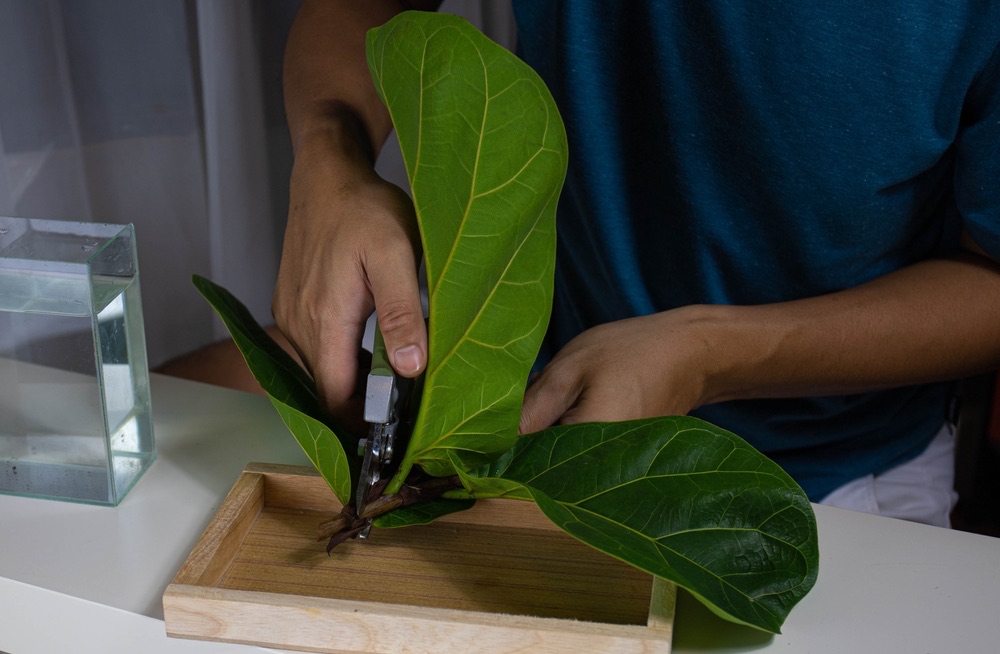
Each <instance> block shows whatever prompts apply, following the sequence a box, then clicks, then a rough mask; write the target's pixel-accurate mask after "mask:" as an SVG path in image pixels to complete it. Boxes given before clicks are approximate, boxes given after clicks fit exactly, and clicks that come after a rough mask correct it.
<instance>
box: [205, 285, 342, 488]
mask: <svg viewBox="0 0 1000 654" xmlns="http://www.w3.org/2000/svg"><path fill="white" fill-rule="evenodd" d="M193 282H194V285H195V287H196V288H197V289H198V291H199V292H200V293H201V294H202V295H203V296H204V297H205V299H206V300H208V302H209V304H211V305H212V308H213V309H215V312H216V313H217V314H218V315H219V317H220V318H222V321H223V322H224V323H225V325H226V328H227V329H228V330H229V334H230V335H231V336H232V338H233V341H234V342H235V343H236V346H237V347H238V348H239V350H240V353H241V354H242V355H243V358H244V359H245V360H246V362H247V366H248V367H249V368H250V372H251V373H252V374H253V376H254V378H255V379H256V380H257V381H258V382H259V383H260V385H261V387H262V388H263V389H264V392H266V393H267V394H268V396H269V397H270V399H271V403H272V404H273V405H274V407H275V409H277V411H278V415H280V416H281V419H282V421H284V423H285V425H286V426H287V427H288V430H289V431H290V432H291V433H292V436H294V437H295V440H296V441H297V442H298V444H299V445H300V446H301V447H302V449H303V451H304V452H305V453H306V456H308V457H309V460H310V461H311V462H312V464H313V465H314V466H315V467H316V469H317V470H318V471H319V473H320V475H321V476H322V477H323V479H324V480H326V482H327V484H329V485H330V488H331V489H332V490H333V492H334V494H335V495H336V496H337V499H339V500H340V501H341V503H343V504H346V503H347V502H348V501H349V499H350V496H351V480H352V479H354V478H355V477H356V476H357V471H358V469H359V467H360V464H359V462H358V461H357V459H356V458H352V457H348V456H347V454H346V451H350V450H349V448H350V447H351V443H352V441H353V440H354V439H353V438H352V437H351V436H350V435H349V432H348V431H347V430H346V429H343V428H339V427H337V426H336V425H334V428H333V429H331V428H330V427H328V426H327V424H325V423H328V422H330V421H331V419H330V417H329V416H326V415H325V414H323V412H322V411H321V410H320V407H319V401H318V400H317V398H316V389H315V386H314V384H313V381H312V379H311V378H310V377H309V375H308V374H307V373H306V372H305V370H303V369H302V367H301V366H299V364H298V363H296V362H295V360H294V359H292V358H291V357H290V356H289V355H288V353H287V352H285V351H284V350H283V349H281V346H279V345H278V344H277V343H275V342H274V340H273V339H272V338H271V337H270V336H268V335H267V332H265V331H264V329H263V328H262V327H261V326H260V325H259V324H258V323H257V321H256V320H255V319H254V317H253V316H252V315H251V314H250V311H249V310H248V309H247V308H246V306H244V305H243V304H242V303H241V302H240V301H239V300H237V299H236V298H235V297H234V296H233V295H232V294H231V293H229V291H227V290H226V289H224V288H222V287H221V286H219V285H217V284H215V283H213V282H211V281H209V280H207V279H205V278H204V277H200V276H198V275H195V276H194V278H193ZM334 429H336V430H337V432H336V433H335V432H334ZM338 434H342V436H338ZM345 448H348V449H345ZM354 448H355V449H356V448H357V443H356V442H354Z"/></svg>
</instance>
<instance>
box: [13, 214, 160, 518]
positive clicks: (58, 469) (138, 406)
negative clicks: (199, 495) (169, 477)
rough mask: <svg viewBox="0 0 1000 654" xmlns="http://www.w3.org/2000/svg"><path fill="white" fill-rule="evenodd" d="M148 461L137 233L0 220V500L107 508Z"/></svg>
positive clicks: (130, 228) (148, 425) (149, 437)
mask: <svg viewBox="0 0 1000 654" xmlns="http://www.w3.org/2000/svg"><path fill="white" fill-rule="evenodd" d="M153 458H154V451H153V428H152V417H151V411H150V397H149V366H148V364H147V360H146V342H145V335H144V332H143V324H142V305H141V302H140V294H139V270H138V265H137V259H136V246H135V231H134V228H133V226H132V225H109V224H100V223H83V222H69V221H57V220H36V219H26V218H3V217H0V493H8V494H15V495H25V496H32V497H41V498H49V499H61V500H70V501H78V502H87V503H93V504H105V505H112V506H115V505H117V504H118V503H119V502H121V500H122V499H123V498H124V497H125V494H126V493H127V492H128V491H129V489H130V488H132V486H133V485H134V484H135V483H136V481H137V480H138V479H139V477H140V476H141V475H142V474H143V472H145V471H146V469H147V468H148V467H149V465H150V464H151V463H152V461H153Z"/></svg>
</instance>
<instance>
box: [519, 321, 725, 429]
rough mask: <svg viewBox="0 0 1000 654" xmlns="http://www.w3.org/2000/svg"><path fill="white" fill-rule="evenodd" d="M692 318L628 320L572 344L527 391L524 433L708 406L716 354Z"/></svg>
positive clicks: (599, 328)
mask: <svg viewBox="0 0 1000 654" xmlns="http://www.w3.org/2000/svg"><path fill="white" fill-rule="evenodd" d="M689 313H690V312H688V311H686V310H685V309H684V308H681V309H675V310H672V311H665V312H662V313H657V314H653V315H649V316H641V317H638V318H629V319H626V320H620V321H617V322H612V323H607V324H604V325H598V326H597V327H593V328H592V329H589V330H587V331H585V332H583V333H582V334H580V335H579V336H577V337H576V338H574V339H573V340H572V341H570V342H569V343H568V344H566V346H565V347H564V348H563V349H562V350H561V351H560V352H559V353H558V354H557V355H556V356H555V357H554V358H553V359H552V361H551V362H550V363H549V364H548V365H547V366H546V367H545V369H544V370H543V371H542V372H541V373H540V374H539V375H538V376H537V378H536V379H535V380H534V381H533V382H532V383H531V385H530V386H529V387H528V389H527V391H526V392H525V396H524V406H523V408H522V412H521V422H520V426H519V429H520V432H521V433H522V434H528V433H532V432H536V431H540V430H542V429H545V428H546V427H549V426H551V425H553V424H557V423H579V422H594V421H599V422H610V421H619V420H629V419H634V418H646V417H652V416H662V415H684V414H687V413H688V412H689V411H691V410H693V409H695V408H697V407H698V406H700V405H701V404H703V403H704V400H703V395H704V392H705V387H706V380H707V377H706V372H707V370H708V368H707V364H708V357H709V355H710V354H711V348H710V347H709V346H708V343H707V342H706V341H705V339H704V338H703V337H702V336H701V335H700V334H699V330H698V329H697V328H696V321H694V320H691V319H690V316H689Z"/></svg>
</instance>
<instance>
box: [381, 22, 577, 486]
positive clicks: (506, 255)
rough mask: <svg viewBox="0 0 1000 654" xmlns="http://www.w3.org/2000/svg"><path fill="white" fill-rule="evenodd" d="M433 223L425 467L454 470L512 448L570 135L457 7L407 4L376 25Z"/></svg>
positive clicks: (423, 225) (387, 84)
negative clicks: (420, 8) (442, 9)
mask: <svg viewBox="0 0 1000 654" xmlns="http://www.w3.org/2000/svg"><path fill="white" fill-rule="evenodd" d="M368 62H369V68H370V70H371V74H372V78H373V80H374V82H375V86H376V88H377V89H378V92H379V93H380V95H381V96H382V98H383V100H384V101H385V104H386V106H387V107H388V108H389V112H390V114H391V116H392V121H393V124H394V125H395V128H396V132H397V134H398V137H399V142H400V146H401V149H402V153H403V159H404V161H405V163H406V170H407V174H408V176H409V180H410V187H411V190H412V196H413V203H414V207H415V209H416V213H417V218H418V221H419V224H420V231H421V239H422V242H423V248H424V260H425V262H426V267H427V278H428V292H429V300H430V301H429V306H430V316H429V328H428V329H429V344H428V349H429V351H428V365H427V370H426V373H425V374H426V377H425V383H424V391H423V398H422V401H421V403H420V409H419V412H418V414H417V422H416V424H415V426H414V432H413V435H412V437H411V441H410V444H409V447H408V448H407V452H406V455H405V458H404V460H403V462H402V465H401V469H400V471H399V473H398V474H397V475H396V478H395V479H394V481H393V483H392V484H391V485H390V487H389V490H390V491H391V490H393V489H394V488H398V486H399V484H400V483H402V480H403V477H405V475H406V474H407V472H408V471H409V469H410V468H411V466H413V465H415V464H416V465H420V466H421V467H422V468H424V470H426V471H427V472H428V473H430V474H432V475H435V476H445V475H449V474H452V473H453V472H454V471H455V470H454V464H453V463H452V461H453V460H454V459H453V457H457V458H458V460H460V461H461V462H462V465H463V466H464V467H468V468H471V467H477V466H480V465H483V464H485V463H488V462H489V461H491V460H493V459H495V458H496V457H498V456H499V455H500V454H502V453H503V452H504V451H506V450H508V449H510V447H511V446H512V445H513V443H514V440H515V438H516V436H517V422H518V415H519V413H520V409H521V402H522V399H523V396H524V388H525V384H526V382H527V377H528V373H529V372H530V369H531V366H532V364H533V362H534V360H535V357H536V356H537V354H538V348H539V346H540V343H541V339H542V337H543V335H544V332H545V328H546V326H547V325H548V319H549V314H550V311H551V304H552V275H553V266H554V260H555V208H556V202H557V199H558V196H559V192H560V189H561V187H562V181H563V178H564V176H565V172H566V161H567V154H566V136H565V131H564V129H563V125H562V121H561V119H560V117H559V113H558V111H557V110H556V107H555V103H554V102H553V100H552V97H551V95H550V94H549V92H548V89H547V88H546V87H545V85H544V84H543V83H542V81H541V80H540V79H539V78H538V76H537V75H536V74H535V72H534V71H533V70H531V69H530V68H529V67H528V66H527V65H525V64H524V63H523V62H522V61H520V60H519V59H517V57H515V56H514V55H512V54H511V53H510V52H508V51H507V50H504V49H503V48H501V47H500V46H498V45H497V44H495V43H493V42H492V41H490V40H489V39H487V38H486V37H485V36H483V34H481V33H480V32H479V31H478V30H476V29H475V28H474V27H472V26H471V25H470V24H469V23H467V22H466V21H464V20H463V19H461V18H458V17H456V16H450V15H445V14H423V13H419V12H406V13H404V14H401V15H400V16H398V17H397V18H395V19H393V20H392V21H390V22H389V23H387V24H386V25H384V26H383V27H381V28H376V29H374V30H372V31H370V32H369V35H368Z"/></svg>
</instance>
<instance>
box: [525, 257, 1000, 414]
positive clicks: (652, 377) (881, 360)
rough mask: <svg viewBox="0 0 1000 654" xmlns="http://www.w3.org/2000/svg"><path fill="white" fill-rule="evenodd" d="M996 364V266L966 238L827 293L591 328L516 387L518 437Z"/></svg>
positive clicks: (938, 376)
mask: <svg viewBox="0 0 1000 654" xmlns="http://www.w3.org/2000/svg"><path fill="white" fill-rule="evenodd" d="M997 367H1000V264H998V263H997V262H996V261H993V260H992V259H990V258H989V257H987V256H985V255H984V254H983V253H982V252H981V251H979V250H978V248H976V247H975V246H974V245H973V244H972V243H971V242H968V241H967V247H966V249H964V250H963V251H962V252H960V253H959V254H957V255H956V256H954V257H950V258H946V259H936V260H929V261H925V262H921V263H918V264H915V265H913V266H910V267H908V268H905V269H902V270H899V271H897V272H894V273H891V274H889V275H886V276H885V277H882V278H879V279H876V280H874V281H872V282H870V283H868V284H864V285H862V286H859V287H857V288H854V289H849V290H845V291H841V292H837V293H831V294H829V295H824V296H820V297H814V298H809V299H804V300H797V301H793V302H782V303H777V304H769V305H761V306H747V307H741V306H692V307H685V308H682V309H678V310H674V311H667V312H663V313H659V314H655V315H652V316H646V317H641V318H633V319H629V320H624V321H620V322H617V323H611V324H608V325H602V326H599V327H596V328H594V329H591V330H589V331H587V332H585V333H584V334H581V335H580V336H579V337H578V338H577V339H575V340H573V341H572V342H570V343H569V344H568V345H567V346H566V347H565V348H564V349H563V350H562V351H561V352H560V353H559V355H557V356H556V358H555V359H553V361H552V363H551V364H550V365H549V366H548V367H547V368H546V369H545V371H544V372H543V373H542V375H541V377H540V378H539V379H538V380H537V381H536V383H535V384H533V385H532V386H531V388H529V390H528V393H527V395H526V397H525V405H524V414H523V416H522V420H521V429H522V431H524V432H531V431H537V430H538V429H541V428H544V427H545V426H548V425H549V424H552V423H554V422H558V421H563V422H582V421H590V420H621V419H625V418H634V417H642V416H652V415H664V414H685V413H687V412H689V411H691V410H693V409H695V408H697V407H699V406H701V405H703V404H709V403H713V402H719V401H723V400H734V399H750V398H763V397H801V396H809V395H825V394H848V393H858V392H863V391H869V390H876V389H881V388H887V387H892V386H899V385H906V384H916V383H922V382H929V381H936V380H943V379H950V378H958V377H963V376H967V375H970V374H973V373H976V372H981V371H984V370H989V369H992V368H997Z"/></svg>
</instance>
